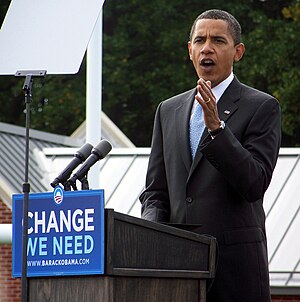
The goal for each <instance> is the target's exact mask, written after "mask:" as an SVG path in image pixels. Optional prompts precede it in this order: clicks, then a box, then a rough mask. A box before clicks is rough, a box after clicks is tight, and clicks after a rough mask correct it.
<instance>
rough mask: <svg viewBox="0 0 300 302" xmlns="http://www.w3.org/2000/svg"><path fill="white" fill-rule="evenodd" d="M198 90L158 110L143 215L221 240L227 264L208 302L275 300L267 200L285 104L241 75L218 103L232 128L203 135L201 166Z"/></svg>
mask: <svg viewBox="0 0 300 302" xmlns="http://www.w3.org/2000/svg"><path fill="white" fill-rule="evenodd" d="M195 94H196V89H192V90H190V91H187V92H185V93H182V94H180V95H177V96H175V97H173V98H171V99H168V100H166V101H164V102H162V103H161V104H160V105H159V106H158V109H157V112H156V116H155V122H154V129H153V138H152V148H151V154H150V158H149V166H148V172H147V177H146V189H145V191H144V192H143V193H142V195H141V196H140V200H141V202H142V217H143V218H145V219H148V220H152V221H157V222H173V223H187V224H201V225H202V227H201V232H202V233H205V234H210V235H212V236H215V237H216V238H217V241H218V244H219V260H218V268H217V274H216V278H215V281H214V284H213V287H212V289H211V291H210V293H209V295H208V301H217V302H219V301H230V302H233V301H239V302H246V301H251V302H254V301H255V302H259V301H261V302H266V301H270V295H269V278H268V267H267V266H268V261H267V247H266V235H265V214H264V210H263V204H262V203H263V196H264V193H265V191H266V189H267V188H268V185H269V183H270V181H271V177H272V173H273V169H274V167H275V164H276V161H277V157H278V151H279V147H280V140H281V127H280V106H279V104H278V101H277V100H276V99H275V98H273V97H272V96H270V95H268V94H266V93H263V92H261V91H258V90H256V89H253V88H251V87H248V86H246V85H243V84H242V83H240V82H239V81H238V80H237V79H236V78H235V79H234V80H233V81H232V83H231V84H230V85H229V87H228V88H227V89H226V91H225V92H224V94H223V95H222V97H221V99H220V100H219V102H218V111H219V116H220V119H221V120H224V121H225V123H226V127H225V129H224V131H222V132H221V133H220V134H219V135H218V136H217V137H216V138H215V139H211V137H210V135H209V134H208V132H207V129H205V130H204V133H203V135H202V138H201V142H200V144H199V147H198V150H197V153H196V156H195V159H194V161H192V158H191V152H190V147H189V120H190V113H191V108H192V105H193V101H194V98H195Z"/></svg>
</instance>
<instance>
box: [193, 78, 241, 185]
mask: <svg viewBox="0 0 300 302" xmlns="http://www.w3.org/2000/svg"><path fill="white" fill-rule="evenodd" d="M240 90H241V84H240V82H239V81H238V80H237V79H236V78H234V80H233V81H232V82H231V84H230V85H229V86H228V88H227V89H226V90H225V91H224V93H223V95H222V96H221V98H220V100H219V101H218V112H219V117H220V120H223V121H224V122H225V123H226V122H227V120H228V119H229V118H230V117H231V116H232V115H233V114H234V112H235V111H236V110H238V105H237V101H238V100H239V99H240ZM208 135H209V133H208V131H207V128H205V129H204V131H203V134H202V136H201V140H200V143H199V145H200V144H201V143H202V142H203V141H204V140H205V138H206V137H207V136H208ZM202 157H203V154H202V153H201V152H200V148H199V147H198V150H197V152H196V155H195V159H194V161H193V162H192V166H191V169H190V173H189V177H188V179H189V178H190V176H191V175H192V173H193V172H194V170H195V168H196V166H197V165H198V164H199V162H200V161H201V159H202Z"/></svg>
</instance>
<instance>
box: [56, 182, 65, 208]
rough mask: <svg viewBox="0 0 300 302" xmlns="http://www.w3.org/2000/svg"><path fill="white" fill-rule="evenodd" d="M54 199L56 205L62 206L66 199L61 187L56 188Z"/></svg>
mask: <svg viewBox="0 0 300 302" xmlns="http://www.w3.org/2000/svg"><path fill="white" fill-rule="evenodd" d="M53 199H54V202H55V203H56V204H58V205H59V204H61V203H62V202H63V199H64V190H63V189H62V187H60V186H56V187H55V189H54V192H53Z"/></svg>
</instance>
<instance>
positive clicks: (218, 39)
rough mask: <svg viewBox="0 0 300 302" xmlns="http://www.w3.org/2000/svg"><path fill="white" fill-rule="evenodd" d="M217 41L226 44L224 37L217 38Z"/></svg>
mask: <svg viewBox="0 0 300 302" xmlns="http://www.w3.org/2000/svg"><path fill="white" fill-rule="evenodd" d="M215 41H216V43H218V44H224V43H225V40H224V39H222V38H216V39H215Z"/></svg>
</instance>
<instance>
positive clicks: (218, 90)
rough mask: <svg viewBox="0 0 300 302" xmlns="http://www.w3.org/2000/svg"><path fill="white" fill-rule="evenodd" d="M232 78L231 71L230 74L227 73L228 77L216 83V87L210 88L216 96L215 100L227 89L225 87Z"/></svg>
mask: <svg viewBox="0 0 300 302" xmlns="http://www.w3.org/2000/svg"><path fill="white" fill-rule="evenodd" d="M233 78H234V76H233V73H232V72H231V74H230V75H229V77H228V78H226V79H225V80H224V81H223V82H221V83H220V84H219V85H217V86H216V87H214V88H213V89H212V92H213V94H214V95H215V97H216V102H218V101H219V99H220V98H221V96H222V95H223V93H224V91H225V90H226V89H227V87H228V86H229V85H230V83H231V82H232V81H233Z"/></svg>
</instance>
